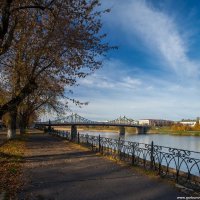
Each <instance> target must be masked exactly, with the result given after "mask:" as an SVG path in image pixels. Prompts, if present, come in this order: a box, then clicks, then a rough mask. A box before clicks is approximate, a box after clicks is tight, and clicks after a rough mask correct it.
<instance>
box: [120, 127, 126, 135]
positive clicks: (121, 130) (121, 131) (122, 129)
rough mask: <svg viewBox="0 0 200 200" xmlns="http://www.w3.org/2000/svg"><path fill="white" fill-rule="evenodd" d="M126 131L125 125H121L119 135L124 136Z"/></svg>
mask: <svg viewBox="0 0 200 200" xmlns="http://www.w3.org/2000/svg"><path fill="white" fill-rule="evenodd" d="M125 133H126V130H125V127H124V126H120V127H119V135H120V136H124V135H125Z"/></svg>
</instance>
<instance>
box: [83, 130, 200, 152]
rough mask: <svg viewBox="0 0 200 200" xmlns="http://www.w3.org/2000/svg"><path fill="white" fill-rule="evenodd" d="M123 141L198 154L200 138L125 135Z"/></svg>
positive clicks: (102, 135)
mask: <svg viewBox="0 0 200 200" xmlns="http://www.w3.org/2000/svg"><path fill="white" fill-rule="evenodd" d="M80 133H83V134H88V135H95V136H97V135H101V137H108V138H114V139H117V138H119V134H118V133H114V132H94V131H80ZM123 139H125V140H127V141H133V142H140V143H146V144H150V143H151V142H152V141H153V142H154V144H155V145H160V146H166V147H172V148H178V149H185V150H190V151H198V152H200V136H175V135H167V134H145V135H136V134H132V133H126V135H125V137H124V138H123Z"/></svg>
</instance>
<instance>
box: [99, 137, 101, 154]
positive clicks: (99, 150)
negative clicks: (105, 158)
mask: <svg viewBox="0 0 200 200" xmlns="http://www.w3.org/2000/svg"><path fill="white" fill-rule="evenodd" d="M99 152H101V136H100V135H99Z"/></svg>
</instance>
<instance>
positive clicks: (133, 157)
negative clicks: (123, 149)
mask: <svg viewBox="0 0 200 200" xmlns="http://www.w3.org/2000/svg"><path fill="white" fill-rule="evenodd" d="M132 151H133V152H132V165H134V164H135V145H134V144H133V146H132Z"/></svg>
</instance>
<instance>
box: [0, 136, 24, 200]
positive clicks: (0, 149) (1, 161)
mask: <svg viewBox="0 0 200 200" xmlns="http://www.w3.org/2000/svg"><path fill="white" fill-rule="evenodd" d="M24 150H25V138H24V137H23V138H16V139H13V140H10V141H8V142H6V143H5V144H3V145H2V146H0V194H1V193H2V194H4V199H15V195H16V193H17V191H18V190H19V188H20V187H21V185H22V181H21V174H22V173H21V169H22V161H23V153H24Z"/></svg>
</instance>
